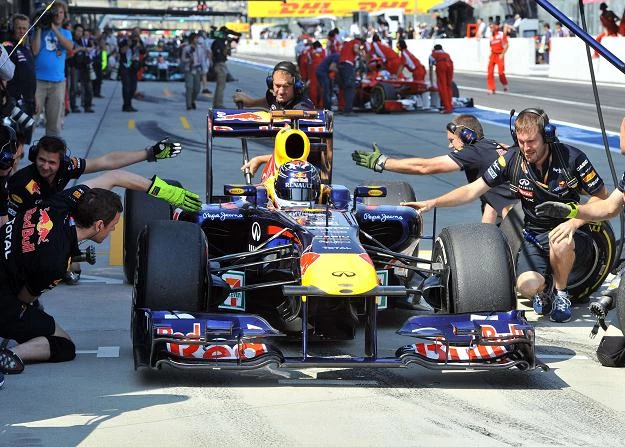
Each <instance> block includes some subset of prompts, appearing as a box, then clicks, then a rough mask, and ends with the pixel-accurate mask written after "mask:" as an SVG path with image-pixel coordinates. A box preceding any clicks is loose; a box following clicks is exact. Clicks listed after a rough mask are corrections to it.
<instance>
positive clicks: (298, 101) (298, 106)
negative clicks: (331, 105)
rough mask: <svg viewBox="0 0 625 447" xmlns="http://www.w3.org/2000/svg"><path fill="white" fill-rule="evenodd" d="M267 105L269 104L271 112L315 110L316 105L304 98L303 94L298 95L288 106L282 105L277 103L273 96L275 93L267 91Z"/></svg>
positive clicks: (306, 97)
mask: <svg viewBox="0 0 625 447" xmlns="http://www.w3.org/2000/svg"><path fill="white" fill-rule="evenodd" d="M265 99H266V100H267V104H269V109H270V110H314V109H315V105H314V104H313V103H312V101H311V100H310V98H309V97H308V96H304V95H303V94H301V93H296V94H295V96H294V97H293V99H292V100H290V101H289V102H287V103H286V104H280V103H278V102H276V97H275V96H273V92H272V91H271V90H270V89H267V93H266V94H265Z"/></svg>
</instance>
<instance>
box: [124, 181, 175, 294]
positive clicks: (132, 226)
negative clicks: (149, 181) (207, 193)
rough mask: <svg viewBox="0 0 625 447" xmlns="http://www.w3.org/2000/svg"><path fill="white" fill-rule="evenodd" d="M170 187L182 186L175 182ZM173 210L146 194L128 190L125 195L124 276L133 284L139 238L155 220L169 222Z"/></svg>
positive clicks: (170, 182)
mask: <svg viewBox="0 0 625 447" xmlns="http://www.w3.org/2000/svg"><path fill="white" fill-rule="evenodd" d="M165 181H166V182H167V183H169V184H170V185H175V186H181V185H180V183H178V182H176V181H174V180H165ZM170 218H171V208H170V206H169V204H168V203H167V202H165V201H163V200H160V199H157V198H155V197H152V196H150V195H149V194H147V193H145V192H140V191H133V190H131V189H127V190H126V192H125V194H124V275H125V277H126V282H128V283H130V284H132V281H133V276H134V274H135V267H136V265H137V237H138V236H139V233H141V230H143V229H144V228H145V226H146V225H147V224H149V223H150V222H153V221H155V220H169V219H170Z"/></svg>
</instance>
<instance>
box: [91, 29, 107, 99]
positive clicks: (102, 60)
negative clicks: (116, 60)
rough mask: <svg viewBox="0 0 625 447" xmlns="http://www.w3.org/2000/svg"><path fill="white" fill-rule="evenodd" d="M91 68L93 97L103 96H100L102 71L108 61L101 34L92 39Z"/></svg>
mask: <svg viewBox="0 0 625 447" xmlns="http://www.w3.org/2000/svg"><path fill="white" fill-rule="evenodd" d="M94 45H95V48H94V55H95V57H94V58H93V69H94V71H95V79H94V80H93V81H91V85H92V88H93V97H94V98H104V96H102V79H104V71H105V70H106V65H107V62H108V56H107V53H106V50H105V45H106V44H105V42H104V39H103V38H102V35H100V36H98V37H96V39H95V40H94Z"/></svg>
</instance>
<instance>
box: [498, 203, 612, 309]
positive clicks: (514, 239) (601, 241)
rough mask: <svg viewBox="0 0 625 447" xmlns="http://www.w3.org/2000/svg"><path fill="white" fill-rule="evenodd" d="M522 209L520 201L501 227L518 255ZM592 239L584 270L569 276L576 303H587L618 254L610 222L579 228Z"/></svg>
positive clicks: (521, 237) (594, 223) (573, 299)
mask: <svg viewBox="0 0 625 447" xmlns="http://www.w3.org/2000/svg"><path fill="white" fill-rule="evenodd" d="M522 228H523V211H522V209H521V204H517V205H515V206H514V208H512V210H510V212H509V213H508V215H507V216H506V218H505V219H504V221H503V222H502V223H501V226H500V229H501V231H502V232H503V233H504V234H505V235H506V239H507V240H508V244H509V246H510V251H511V252H512V253H513V259H514V261H515V264H516V258H517V255H518V252H519V249H520V248H521V243H522V242H523V236H522ZM580 230H581V231H584V232H585V233H586V234H587V235H588V236H589V237H590V239H591V253H589V254H585V255H586V256H587V257H588V259H589V261H588V263H586V264H585V265H587V266H588V268H587V269H586V270H584V271H575V270H574V271H573V272H571V275H570V276H569V282H568V286H567V289H568V292H569V295H570V297H571V302H573V303H585V302H587V301H588V297H589V296H590V295H591V294H592V293H593V292H594V291H595V290H597V289H598V288H599V287H601V284H603V281H605V278H606V277H607V276H608V273H610V269H611V268H612V264H614V260H615V258H616V246H617V244H616V240H615V238H614V231H613V229H612V225H610V222H608V221H605V222H593V223H589V224H586V225H584V226H583V227H581V228H580Z"/></svg>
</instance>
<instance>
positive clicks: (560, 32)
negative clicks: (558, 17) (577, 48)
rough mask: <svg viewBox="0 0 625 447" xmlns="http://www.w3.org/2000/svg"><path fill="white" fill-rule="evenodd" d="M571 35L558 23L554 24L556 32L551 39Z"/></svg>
mask: <svg viewBox="0 0 625 447" xmlns="http://www.w3.org/2000/svg"><path fill="white" fill-rule="evenodd" d="M570 36H571V33H570V32H569V30H568V29H566V28H563V27H562V24H561V23H560V22H556V31H555V33H554V35H553V37H570Z"/></svg>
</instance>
